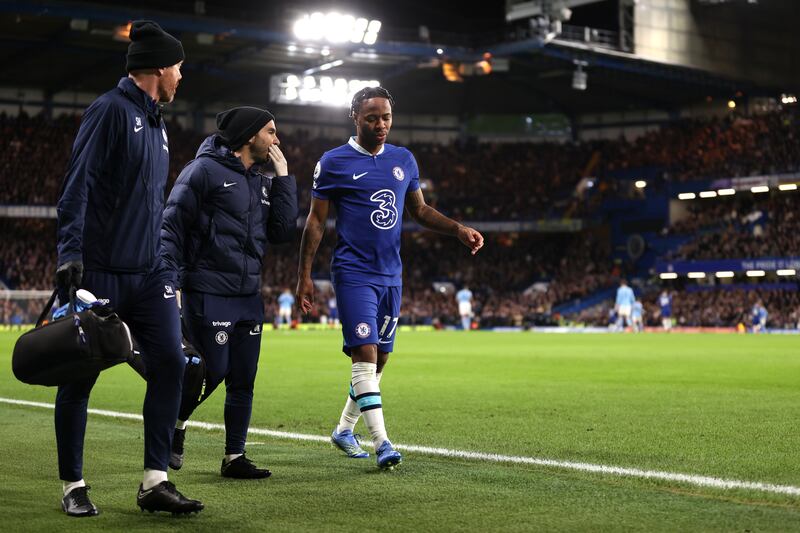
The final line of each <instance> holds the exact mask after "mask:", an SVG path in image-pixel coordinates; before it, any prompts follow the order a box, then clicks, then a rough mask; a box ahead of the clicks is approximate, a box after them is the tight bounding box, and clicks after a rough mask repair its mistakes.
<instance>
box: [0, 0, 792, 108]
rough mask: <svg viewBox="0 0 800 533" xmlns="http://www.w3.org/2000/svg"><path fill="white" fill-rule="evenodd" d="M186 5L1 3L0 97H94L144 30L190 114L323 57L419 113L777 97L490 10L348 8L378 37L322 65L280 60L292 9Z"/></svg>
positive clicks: (293, 55) (427, 4)
mask: <svg viewBox="0 0 800 533" xmlns="http://www.w3.org/2000/svg"><path fill="white" fill-rule="evenodd" d="M187 4H188V5H189V6H190V9H189V12H188V13H187V9H186V6H187ZM194 4H195V3H194V2H181V3H177V4H176V3H173V4H170V3H169V2H155V1H149V0H145V1H142V2H137V3H136V7H121V6H120V5H119V4H118V3H116V2H114V3H111V2H107V3H105V4H90V3H85V2H80V3H66V2H58V1H55V0H52V1H48V0H45V1H23V0H0V42H2V43H3V44H2V52H0V57H2V63H0V65H2V66H0V85H3V86H11V87H36V88H43V89H45V91H47V92H50V93H56V92H60V91H68V90H77V91H89V92H94V93H99V92H102V91H105V90H107V89H108V88H109V87H110V86H111V85H112V84H113V83H114V81H115V79H116V77H118V76H122V75H124V53H125V49H126V47H127V43H126V42H124V41H119V40H114V39H113V34H114V32H115V28H116V27H118V26H119V25H124V24H126V23H127V22H128V21H129V20H133V19H137V18H151V19H154V20H157V21H158V22H159V23H160V24H161V25H162V26H163V27H164V28H165V29H166V30H168V31H170V32H172V33H174V34H176V35H178V36H179V37H180V38H181V39H182V40H183V42H184V47H185V49H186V54H187V61H186V63H185V65H184V80H183V82H182V88H181V99H182V100H187V101H192V102H196V103H198V104H203V103H211V102H217V101H220V100H225V101H242V102H248V103H263V104H264V105H266V104H267V103H268V99H269V87H270V78H271V76H272V75H274V74H279V73H296V74H301V73H302V72H303V71H305V70H307V69H315V68H318V67H319V66H320V65H321V64H323V63H326V62H330V61H332V60H334V59H342V60H343V61H344V63H343V64H342V65H341V66H339V67H336V68H335V69H334V70H331V74H333V75H336V76H344V77H348V78H357V79H378V80H380V81H381V82H382V84H383V85H385V86H387V87H388V88H389V89H390V90H391V91H392V92H393V93H394V94H395V95H396V97H397V99H398V102H399V103H400V104H401V105H402V109H403V110H404V111H413V112H425V113H447V114H461V115H463V114H467V113H540V112H553V111H555V112H563V113H565V114H568V115H575V114H580V113H587V112H598V111H606V110H625V109H632V108H648V109H652V108H657V109H665V110H671V109H677V108H680V107H683V106H686V105H688V104H692V103H696V102H701V101H703V100H704V99H705V98H706V97H708V96H711V97H714V98H725V99H727V98H730V97H733V96H734V95H736V93H737V92H740V93H743V94H746V95H748V96H751V95H757V94H770V95H775V91H776V90H777V88H772V87H757V86H755V85H753V84H752V83H750V82H747V81H744V80H731V79H727V78H724V77H721V76H718V75H714V74H711V73H708V72H704V71H699V70H694V69H690V68H686V67H680V66H673V65H666V64H663V63H655V62H648V61H643V60H641V59H639V58H636V57H634V56H632V55H630V54H625V53H621V52H615V51H612V50H608V49H600V48H595V47H591V46H587V45H583V44H580V43H575V42H569V41H563V40H559V39H556V40H554V41H551V42H548V43H545V42H543V41H542V40H541V39H533V38H527V39H521V40H515V41H513V40H510V39H509V38H508V36H504V35H503V29H504V26H505V20H504V12H503V5H502V2H495V3H494V4H495V6H494V7H493V8H486V7H480V6H479V7H474V6H473V4H472V3H467V4H465V5H464V6H459V8H458V9H457V10H455V9H453V8H451V7H444V6H445V3H444V2H438V1H434V0H428V1H421V0H413V1H412V2H399V3H398V2H391V3H390V2H385V1H373V2H363V1H360V2H358V1H357V2H350V3H348V4H347V5H348V6H350V7H351V9H353V11H354V12H355V11H357V12H358V13H359V14H363V15H365V16H369V17H375V18H378V19H381V20H383V29H382V30H381V34H380V38H379V40H378V42H377V43H376V44H375V45H373V46H365V45H350V44H348V45H346V46H339V47H334V46H331V47H330V54H329V55H328V56H324V57H323V56H321V55H320V47H316V48H314V50H313V51H312V52H310V53H306V52H305V51H304V48H305V47H304V46H300V47H299V48H298V50H296V51H295V52H289V51H288V46H289V45H290V43H292V42H294V41H295V38H294V37H293V35H291V21H292V20H293V17H295V16H296V15H297V14H298V13H299V12H300V11H302V9H303V5H304V2H292V3H291V4H289V3H285V4H281V5H275V3H270V4H269V5H262V4H267V3H262V2H252V1H251V2H241V1H236V0H229V1H227V2H218V1H213V2H212V1H209V2H205V3H203V4H204V10H205V13H204V14H202V15H198V14H195V13H194V12H193V11H191V10H192V9H193V6H194ZM305 4H307V2H305ZM447 4H449V2H448V3H447ZM315 5H316V6H317V7H319V5H318V4H315ZM253 6H260V7H253ZM309 7H311V5H310V4H309ZM487 9H488V10H487ZM245 18H247V19H248V20H244V19H245ZM255 19H257V20H259V22H258V23H255V22H253V20H255ZM415 21H416V22H415ZM422 23H425V24H427V25H428V27H429V34H430V37H429V40H423V39H421V38H420V33H419V30H418V29H409V28H413V27H414V25H415V24H417V25H419V24H422ZM476 26H477V27H476ZM203 43H210V44H203ZM438 48H441V49H442V51H443V53H442V54H438V53H437V49H438ZM486 52H489V53H491V54H492V58H493V60H494V61H495V62H498V63H501V62H502V60H507V62H508V63H507V64H508V69H507V70H505V69H502V68H497V69H495V71H494V72H492V73H491V74H490V75H486V76H473V77H465V78H464V81H463V82H461V83H452V82H448V81H446V80H445V79H444V76H443V75H442V68H441V65H440V61H441V60H442V59H443V58H444V59H451V60H455V61H462V62H466V63H472V62H476V61H479V60H480V59H481V58H482V57H483V54H484V53H486ZM498 60H500V61H498ZM576 62H583V63H585V65H586V66H585V67H582V68H584V70H585V71H586V72H587V73H588V87H587V89H586V90H585V91H578V90H574V89H572V76H573V72H574V70H575V69H576Z"/></svg>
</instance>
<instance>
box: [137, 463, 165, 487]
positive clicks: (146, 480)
mask: <svg viewBox="0 0 800 533" xmlns="http://www.w3.org/2000/svg"><path fill="white" fill-rule="evenodd" d="M166 480H167V473H166V472H165V471H163V470H151V469H149V468H145V469H144V477H143V478H142V490H148V489H152V488H153V487H155V486H156V485H158V484H159V483H161V482H162V481H166Z"/></svg>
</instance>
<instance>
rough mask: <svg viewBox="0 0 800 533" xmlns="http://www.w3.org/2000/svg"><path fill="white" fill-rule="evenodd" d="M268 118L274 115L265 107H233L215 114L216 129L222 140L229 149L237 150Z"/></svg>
mask: <svg viewBox="0 0 800 533" xmlns="http://www.w3.org/2000/svg"><path fill="white" fill-rule="evenodd" d="M270 120H275V117H273V116H272V113H270V112H269V111H267V110H266V109H259V108H257V107H248V106H242V107H234V108H232V109H228V110H227V111H223V112H221V113H218V114H217V129H218V130H219V134H220V137H222V141H223V142H224V143H225V144H226V145H227V146H228V147H229V148H230V149H231V150H238V149H239V148H241V147H242V146H244V144H245V143H246V142H247V141H249V140H250V137H252V136H253V135H255V134H256V133H258V130H260V129H261V128H263V127H264V126H266V125H267V123H268V122H269V121H270Z"/></svg>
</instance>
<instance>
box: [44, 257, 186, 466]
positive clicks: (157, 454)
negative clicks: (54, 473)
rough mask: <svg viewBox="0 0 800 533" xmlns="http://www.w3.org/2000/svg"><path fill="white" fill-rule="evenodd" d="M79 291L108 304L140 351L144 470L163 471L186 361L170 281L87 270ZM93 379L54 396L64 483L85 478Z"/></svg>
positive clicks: (156, 276)
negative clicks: (144, 385) (144, 370)
mask: <svg viewBox="0 0 800 533" xmlns="http://www.w3.org/2000/svg"><path fill="white" fill-rule="evenodd" d="M82 287H83V288H85V289H87V290H89V291H90V292H92V293H93V294H94V295H95V296H96V297H97V298H98V299H101V300H102V299H108V300H109V301H110V304H111V306H112V307H113V308H114V309H115V310H116V311H117V313H118V314H119V316H120V318H121V319H122V320H123V321H124V322H125V323H126V324H127V325H128V327H129V328H130V330H131V334H132V335H133V336H134V337H135V338H136V340H137V342H138V343H139V345H140V347H141V352H142V357H143V358H144V363H145V365H146V367H147V377H148V379H147V392H146V393H145V397H144V407H143V411H142V414H143V416H144V467H145V468H149V469H153V470H163V471H166V470H167V463H168V461H169V455H170V450H171V448H172V433H173V429H174V427H175V421H176V420H177V417H178V407H179V405H180V399H181V387H182V385H183V372H184V366H185V364H186V360H185V358H184V356H183V349H182V348H181V327H180V315H179V313H178V307H177V304H176V302H175V291H174V287H173V286H172V282H170V281H169V278H168V276H166V275H165V274H164V273H163V272H158V271H157V272H153V273H148V274H115V273H108V272H96V271H88V272H86V274H85V275H84V277H83V284H82ZM96 380H97V375H95V376H94V377H92V378H89V379H86V380H83V381H77V382H73V383H69V384H67V385H61V386H60V387H58V393H57V395H56V409H55V425H56V442H57V445H58V471H59V475H60V477H61V479H62V480H64V481H78V480H80V479H82V478H83V441H84V436H85V434H86V408H87V405H88V403H89V393H90V392H91V390H92V387H93V386H94V384H95V381H96Z"/></svg>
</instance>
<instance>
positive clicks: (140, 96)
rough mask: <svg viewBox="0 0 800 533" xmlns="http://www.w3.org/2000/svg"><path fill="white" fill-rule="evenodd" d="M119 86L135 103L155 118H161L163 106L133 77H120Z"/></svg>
mask: <svg viewBox="0 0 800 533" xmlns="http://www.w3.org/2000/svg"><path fill="white" fill-rule="evenodd" d="M117 88H119V90H120V91H122V93H123V94H124V95H125V96H127V97H128V98H129V99H130V100H131V101H132V102H133V103H135V104H136V105H137V106H139V107H140V108H142V111H144V112H145V113H147V114H148V115H152V116H153V117H155V118H161V106H160V105H158V104H157V103H156V101H155V100H153V99H152V98H151V97H150V95H149V94H147V93H146V92H144V91H143V90H141V89H140V88H139V86H138V85H136V83H135V82H134V81H133V80H132V79H130V78H122V79H120V80H119V83H118V84H117Z"/></svg>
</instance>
